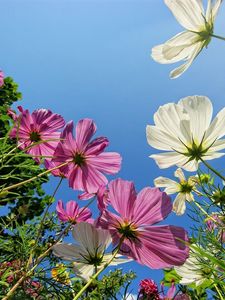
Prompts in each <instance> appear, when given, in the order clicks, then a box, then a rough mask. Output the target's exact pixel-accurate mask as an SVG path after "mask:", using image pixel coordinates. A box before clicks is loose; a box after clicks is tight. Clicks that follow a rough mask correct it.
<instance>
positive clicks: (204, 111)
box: [178, 96, 213, 145]
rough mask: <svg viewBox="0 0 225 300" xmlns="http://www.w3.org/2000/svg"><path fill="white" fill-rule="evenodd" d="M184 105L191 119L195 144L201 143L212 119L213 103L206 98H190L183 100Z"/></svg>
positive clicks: (181, 102)
mask: <svg viewBox="0 0 225 300" xmlns="http://www.w3.org/2000/svg"><path fill="white" fill-rule="evenodd" d="M178 104H180V105H182V106H183V108H184V109H185V110H186V111H187V113H188V115H189V117H190V125H191V132H192V136H193V139H194V141H195V143H197V144H198V145H199V144H200V143H201V141H202V138H203V136H204V134H205V132H206V130H207V129H208V127H209V125H210V123H211V119H212V113H213V108H212V103H211V101H210V100H209V98H207V97H205V96H188V97H186V98H183V99H181V100H180V101H179V102H178Z"/></svg>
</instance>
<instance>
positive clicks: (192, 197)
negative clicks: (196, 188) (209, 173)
mask: <svg viewBox="0 0 225 300" xmlns="http://www.w3.org/2000/svg"><path fill="white" fill-rule="evenodd" d="M186 200H187V201H188V202H192V201H194V196H193V194H192V193H186Z"/></svg>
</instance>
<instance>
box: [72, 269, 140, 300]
mask: <svg viewBox="0 0 225 300" xmlns="http://www.w3.org/2000/svg"><path fill="white" fill-rule="evenodd" d="M135 278H136V274H135V273H134V272H132V271H130V272H128V273H125V274H123V272H122V270H121V269H117V270H114V271H110V272H109V273H108V274H107V275H104V276H103V277H102V279H100V280H95V281H94V282H93V283H92V285H91V286H90V287H89V288H88V289H87V290H86V294H85V293H84V295H83V296H82V297H81V299H85V300H111V299H112V300H113V299H114V300H115V299H118V300H121V299H123V298H124V295H125V294H126V291H127V289H128V287H129V285H130V283H131V281H132V280H133V279H135ZM81 287H82V285H81V283H80V286H79V284H78V282H77V283H76V284H75V285H74V290H75V293H76V292H78V291H79V290H80V289H81ZM121 288H122V289H123V290H124V295H123V294H121V292H120V290H121Z"/></svg>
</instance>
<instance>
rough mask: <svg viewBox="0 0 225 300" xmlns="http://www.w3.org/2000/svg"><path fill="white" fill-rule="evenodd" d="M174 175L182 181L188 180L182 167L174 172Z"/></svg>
mask: <svg viewBox="0 0 225 300" xmlns="http://www.w3.org/2000/svg"><path fill="white" fill-rule="evenodd" d="M174 176H175V177H177V178H179V180H180V181H186V178H185V175H184V172H183V171H182V169H181V168H178V169H177V170H176V171H175V172H174Z"/></svg>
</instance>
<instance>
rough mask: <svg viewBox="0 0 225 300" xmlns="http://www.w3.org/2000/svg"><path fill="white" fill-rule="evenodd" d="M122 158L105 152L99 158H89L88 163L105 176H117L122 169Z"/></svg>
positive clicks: (113, 153)
mask: <svg viewBox="0 0 225 300" xmlns="http://www.w3.org/2000/svg"><path fill="white" fill-rule="evenodd" d="M121 160H122V158H121V156H120V155H119V153H116V152H105V153H101V154H99V155H98V156H94V157H87V158H86V161H87V162H88V164H89V165H92V166H93V167H94V168H96V169H97V170H98V171H100V172H103V173H105V174H115V173H117V172H119V170H120V167H121Z"/></svg>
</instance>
